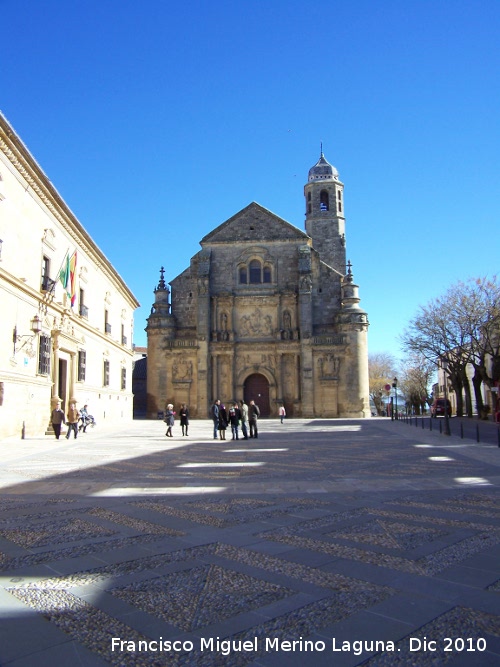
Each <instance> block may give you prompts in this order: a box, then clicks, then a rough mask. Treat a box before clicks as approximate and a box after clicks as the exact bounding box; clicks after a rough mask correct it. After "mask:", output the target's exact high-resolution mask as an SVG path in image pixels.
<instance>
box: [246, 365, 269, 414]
mask: <svg viewBox="0 0 500 667" xmlns="http://www.w3.org/2000/svg"><path fill="white" fill-rule="evenodd" d="M243 397H244V399H245V403H246V404H247V405H248V404H249V403H250V401H255V403H256V404H257V405H258V406H259V408H260V416H261V417H269V415H270V414H271V406H270V405H269V382H268V380H267V378H266V377H265V376H264V375H261V373H253V374H252V375H249V376H248V377H247V379H246V380H245V384H244V385H243Z"/></svg>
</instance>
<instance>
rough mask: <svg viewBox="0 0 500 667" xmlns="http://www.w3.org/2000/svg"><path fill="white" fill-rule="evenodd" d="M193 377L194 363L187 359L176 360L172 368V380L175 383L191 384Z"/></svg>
mask: <svg viewBox="0 0 500 667" xmlns="http://www.w3.org/2000/svg"><path fill="white" fill-rule="evenodd" d="M192 376H193V363H192V362H191V361H188V360H187V359H186V358H185V357H179V359H176V360H175V361H174V363H173V366H172V379H173V381H174V382H189V381H190V380H191V379H192Z"/></svg>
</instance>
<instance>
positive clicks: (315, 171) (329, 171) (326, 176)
mask: <svg viewBox="0 0 500 667" xmlns="http://www.w3.org/2000/svg"><path fill="white" fill-rule="evenodd" d="M307 180H308V181H332V180H335V181H338V180H339V172H338V171H337V170H336V169H335V167H334V166H333V165H331V164H330V163H329V162H328V161H327V160H326V159H325V156H324V155H323V151H322V152H321V156H320V158H319V160H318V161H317V162H316V164H315V165H314V167H311V168H310V169H309V178H308V179H307Z"/></svg>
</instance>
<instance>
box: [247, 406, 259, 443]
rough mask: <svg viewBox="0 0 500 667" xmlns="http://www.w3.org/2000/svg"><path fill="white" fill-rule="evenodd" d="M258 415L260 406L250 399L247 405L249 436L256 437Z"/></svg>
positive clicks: (257, 432)
mask: <svg viewBox="0 0 500 667" xmlns="http://www.w3.org/2000/svg"><path fill="white" fill-rule="evenodd" d="M259 417H260V408H259V406H258V405H256V403H255V401H250V404H249V406H248V420H249V422H250V437H251V438H258V437H259V430H258V428H257V420H258V419H259Z"/></svg>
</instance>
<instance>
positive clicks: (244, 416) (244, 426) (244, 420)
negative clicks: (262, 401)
mask: <svg viewBox="0 0 500 667" xmlns="http://www.w3.org/2000/svg"><path fill="white" fill-rule="evenodd" d="M240 410H241V432H242V433H243V440H248V405H247V404H246V403H245V401H240Z"/></svg>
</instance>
